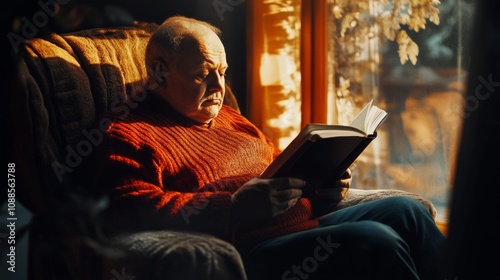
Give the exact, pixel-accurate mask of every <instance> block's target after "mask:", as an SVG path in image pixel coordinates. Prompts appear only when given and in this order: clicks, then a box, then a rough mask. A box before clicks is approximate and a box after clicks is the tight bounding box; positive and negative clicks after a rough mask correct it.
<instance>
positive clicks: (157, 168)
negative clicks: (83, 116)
mask: <svg viewBox="0 0 500 280" xmlns="http://www.w3.org/2000/svg"><path fill="white" fill-rule="evenodd" d="M131 100H133V99H131ZM111 111H112V112H111V114H110V115H108V116H106V118H105V120H109V125H108V128H107V133H106V136H105V138H104V140H103V143H102V145H100V146H99V147H100V148H101V152H100V153H99V154H100V155H101V156H103V157H102V158H99V159H98V160H97V165H98V168H97V169H98V184H99V188H100V189H101V190H103V191H104V192H105V193H106V194H107V195H109V197H110V200H111V203H110V213H111V215H112V217H113V218H112V222H113V226H115V227H119V228H120V229H122V228H123V227H127V228H130V229H188V230H195V231H201V232H206V233H210V234H214V235H216V236H218V237H221V238H223V239H225V240H228V241H231V242H234V243H236V244H237V245H238V244H240V245H244V246H249V245H252V244H256V243H258V242H260V241H263V240H265V239H267V238H271V237H274V236H278V235H282V234H287V233H292V232H296V231H301V230H306V229H310V228H313V227H315V226H317V224H318V222H317V221H316V220H315V219H313V218H312V208H311V204H310V202H309V200H307V199H305V198H302V199H301V200H300V201H299V202H298V203H297V204H296V205H295V206H294V207H292V208H291V209H289V210H288V211H286V212H285V213H283V214H280V215H278V216H276V217H274V218H272V219H270V220H268V221H265V222H261V223H258V224H252V223H250V224H241V223H236V224H232V223H231V212H230V211H231V194H232V193H234V192H235V191H236V190H237V189H238V188H239V187H241V186H242V185H243V184H244V183H245V182H247V181H248V180H250V179H251V178H253V177H256V176H258V175H259V174H260V173H261V172H262V171H263V170H264V168H265V167H266V166H267V165H269V163H270V162H271V161H272V160H273V159H274V158H275V157H276V156H277V155H278V151H277V149H276V148H275V147H274V145H273V144H272V142H271V141H270V140H269V139H268V138H267V137H266V136H265V135H264V134H262V132H260V130H258V129H257V128H256V127H255V126H254V125H253V124H252V123H251V122H250V121H248V120H247V119H246V118H244V117H243V116H242V115H241V114H239V113H238V112H237V111H235V110H233V109H232V108H230V107H228V106H226V105H224V106H223V108H222V109H221V111H220V112H219V115H218V116H217V118H216V119H215V120H214V121H212V123H211V124H210V125H200V124H198V123H195V122H193V121H191V120H189V119H187V118H185V117H183V116H181V115H179V114H177V113H175V112H174V111H173V110H172V109H171V108H170V107H169V106H168V105H167V104H166V103H165V102H164V101H162V100H160V99H158V98H156V97H154V96H152V95H151V94H148V96H147V97H146V99H145V100H144V101H140V102H135V103H133V102H130V101H129V102H127V103H123V104H121V105H119V106H116V107H115V108H114V109H112V110H111ZM101 123H102V122H101Z"/></svg>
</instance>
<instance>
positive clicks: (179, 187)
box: [96, 16, 444, 279]
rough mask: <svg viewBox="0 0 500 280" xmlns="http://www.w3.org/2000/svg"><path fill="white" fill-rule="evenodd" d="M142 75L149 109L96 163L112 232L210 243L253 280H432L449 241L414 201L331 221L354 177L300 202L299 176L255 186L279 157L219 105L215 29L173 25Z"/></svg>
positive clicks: (132, 117) (125, 125)
mask: <svg viewBox="0 0 500 280" xmlns="http://www.w3.org/2000/svg"><path fill="white" fill-rule="evenodd" d="M146 66H147V67H148V69H149V70H150V71H149V72H150V73H152V75H150V77H149V80H148V83H147V86H146V88H147V90H148V91H147V92H146V93H145V94H146V96H145V97H144V96H143V98H144V100H143V101H141V102H139V104H138V106H137V108H134V109H133V110H130V113H129V114H128V115H126V116H123V115H119V114H110V115H109V117H110V119H111V123H110V125H109V127H108V130H107V134H106V136H105V140H104V142H103V144H102V145H101V146H100V148H101V153H100V158H99V160H98V161H97V164H96V166H97V169H98V171H97V173H96V174H97V185H98V187H99V189H101V190H102V191H103V192H104V193H105V194H106V195H108V196H109V198H110V207H109V211H110V212H109V213H110V215H111V217H112V219H111V221H112V225H113V228H114V229H115V230H116V232H123V231H126V230H133V231H151V230H167V229H168V230H187V231H190V232H201V233H203V234H209V235H210V236H215V237H217V238H219V239H221V240H224V241H225V242H229V243H231V244H233V245H234V246H235V248H237V249H238V252H239V253H240V254H241V256H242V257H243V260H244V261H245V266H246V270H247V274H248V277H249V279H368V278H369V279H437V277H438V275H437V271H438V269H437V267H436V266H437V263H438V262H437V260H438V257H439V252H440V250H441V248H442V245H443V242H444V236H443V235H442V234H441V232H440V231H439V229H438V228H437V227H436V225H435V224H434V221H433V219H432V217H431V216H430V214H429V212H428V211H427V210H426V208H425V207H423V206H422V205H421V204H420V203H419V202H417V201H414V200H412V199H409V198H404V197H391V198H386V199H381V200H378V201H372V202H369V203H364V204H360V205H357V206H353V207H348V208H344V209H342V210H338V211H334V212H329V211H328V208H329V206H330V205H334V204H335V203H337V202H338V200H339V199H342V198H343V197H344V195H345V193H346V191H347V189H348V188H349V186H350V182H351V173H350V171H349V170H347V171H346V172H345V173H344V175H343V177H342V178H340V179H339V180H338V181H336V182H331V184H332V191H331V192H330V193H329V196H328V197H302V190H303V188H306V187H307V186H306V184H305V182H304V181H302V180H299V179H296V178H277V179H260V178H259V174H260V173H261V172H262V171H263V170H264V169H265V168H266V166H267V165H268V164H269V163H271V161H272V160H273V159H274V158H275V157H276V156H277V155H278V153H279V152H278V150H277V149H276V148H275V147H274V146H273V144H272V143H271V141H269V139H268V138H267V137H266V136H265V135H264V134H263V133H262V132H261V131H260V130H259V129H258V128H257V127H255V126H254V125H253V124H252V123H251V122H250V121H248V120H247V119H246V118H245V117H244V116H242V115H241V114H239V113H238V112H237V111H235V110H233V109H231V108H230V107H228V106H226V105H223V99H224V94H225V73H226V70H227V68H228V63H227V61H226V54H225V49H224V46H223V44H222V42H221V39H220V31H219V30H218V29H217V28H215V27H214V26H212V25H210V24H208V23H206V22H202V21H198V20H195V19H191V18H186V17H182V16H175V17H171V18H168V19H167V20H166V21H165V22H163V23H162V24H161V26H160V27H159V28H158V30H157V31H156V32H155V33H154V34H153V35H152V37H151V39H150V41H149V44H148V46H147V50H146ZM143 94H144V93H143ZM242 277H244V276H242Z"/></svg>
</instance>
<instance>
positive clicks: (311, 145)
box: [260, 100, 389, 189]
mask: <svg viewBox="0 0 500 280" xmlns="http://www.w3.org/2000/svg"><path fill="white" fill-rule="evenodd" d="M388 115H389V113H387V112H386V111H384V110H382V109H380V108H379V107H377V106H375V105H373V100H371V101H370V102H368V104H366V106H365V107H364V108H363V109H362V110H361V111H360V112H359V113H358V115H357V116H356V118H354V120H353V121H352V122H351V124H350V125H328V124H317V123H311V124H308V125H306V126H305V127H304V128H303V129H302V130H301V132H300V133H299V134H298V135H297V136H296V137H295V138H294V139H293V140H292V142H290V144H289V145H288V146H287V147H286V148H285V149H284V150H283V151H282V152H281V154H280V155H279V156H278V157H277V158H276V159H275V160H274V161H273V162H272V163H271V164H270V165H269V166H268V167H267V169H266V170H264V172H262V174H261V175H260V178H264V179H269V178H277V177H295V178H300V179H304V180H306V182H307V185H308V188H307V189H317V188H328V186H329V185H330V184H331V183H332V182H335V181H336V180H338V179H339V178H340V177H341V176H342V174H343V173H344V171H345V170H346V169H347V168H349V166H350V165H351V164H352V163H353V162H354V161H355V160H356V159H357V158H358V157H359V155H360V154H361V153H362V152H363V151H364V150H365V148H366V147H367V146H368V144H369V143H370V142H371V141H372V140H373V139H375V138H376V137H377V129H378V128H379V127H380V125H381V124H382V123H383V122H384V120H385V119H386V118H387V116H388Z"/></svg>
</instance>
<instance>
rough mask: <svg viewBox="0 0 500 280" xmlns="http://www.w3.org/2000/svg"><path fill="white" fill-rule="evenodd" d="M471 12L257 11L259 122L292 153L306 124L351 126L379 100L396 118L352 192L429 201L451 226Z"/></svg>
mask: <svg viewBox="0 0 500 280" xmlns="http://www.w3.org/2000/svg"><path fill="white" fill-rule="evenodd" d="M256 2H260V3H256ZM410 3H413V4H411V5H415V6H413V7H412V6H411V5H410ZM472 3H473V2H471V1H465V0H443V1H442V3H439V2H438V1H436V0H434V1H433V0H422V1H420V2H416V1H407V0H399V1H396V0H393V1H386V0H363V1H361V0H360V1H341V0H314V1H313V0H303V1H298V0H297V1H292V0H289V1H284V0H274V1H263V2H261V1H252V2H251V3H250V4H249V11H250V14H249V19H250V22H249V26H250V32H249V34H250V36H251V41H252V42H253V47H251V48H250V49H251V53H249V56H248V57H249V58H252V59H253V61H252V62H250V64H251V65H250V68H251V69H250V71H249V73H250V75H251V81H250V83H249V84H250V88H249V92H251V93H252V94H251V95H250V96H251V98H252V99H253V101H252V102H250V104H251V108H250V110H249V112H250V119H251V120H253V121H254V122H256V124H257V125H259V126H260V127H261V128H263V130H264V131H268V132H271V133H270V137H271V138H272V139H273V141H275V143H276V144H277V145H278V146H279V147H280V148H284V147H285V146H286V144H287V143H288V142H289V141H290V140H291V139H292V138H293V137H294V136H295V135H296V134H297V133H298V131H299V129H300V128H301V127H302V126H303V125H305V124H306V123H309V122H326V123H341V124H342V123H344V124H345V123H348V122H349V121H350V120H351V119H352V118H353V117H354V115H355V114H357V112H358V111H359V109H361V108H362V107H363V105H364V104H366V103H367V102H368V101H369V100H370V99H372V98H373V99H375V103H376V104H377V105H378V106H380V107H382V108H384V109H386V110H387V111H389V112H390V113H391V115H390V117H389V119H388V120H387V121H386V123H384V125H383V126H382V127H381V128H380V130H379V132H378V137H377V139H376V140H375V141H373V142H372V143H371V144H370V146H369V147H368V149H367V150H365V152H364V153H363V155H362V156H361V157H360V158H359V159H358V161H357V164H356V166H353V171H354V175H355V176H354V179H355V180H354V181H353V187H355V188H365V189H376V188H393V189H401V190H407V191H410V192H414V193H418V194H421V195H422V196H424V197H426V198H428V199H430V200H431V201H432V202H433V203H434V205H435V206H436V207H437V210H438V220H441V221H445V220H446V219H447V215H448V213H447V207H448V197H449V195H450V187H451V186H452V182H451V178H453V170H454V164H455V153H456V149H457V145H458V138H459V133H460V128H461V122H462V117H463V116H462V107H463V104H464V102H463V100H464V91H465V81H466V75H467V57H466V55H467V51H468V45H467V44H468V40H467V39H468V38H467V37H468V36H469V34H470V33H469V30H470V29H469V28H470V23H471V22H472V20H471V19H472V14H473V4H472ZM252 67H253V69H252ZM299 112H300V113H299ZM283 124H286V125H285V126H284V125H283Z"/></svg>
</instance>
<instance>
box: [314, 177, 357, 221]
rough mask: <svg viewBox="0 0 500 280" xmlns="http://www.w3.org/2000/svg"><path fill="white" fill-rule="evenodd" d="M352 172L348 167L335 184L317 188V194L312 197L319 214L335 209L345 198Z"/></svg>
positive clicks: (315, 209) (316, 211)
mask: <svg viewBox="0 0 500 280" xmlns="http://www.w3.org/2000/svg"><path fill="white" fill-rule="evenodd" d="M351 181H352V173H351V170H350V169H347V170H346V171H345V172H344V173H343V174H342V176H341V177H340V179H339V180H337V181H336V182H334V183H333V186H331V187H329V188H325V189H319V190H316V196H314V197H311V198H310V200H311V203H312V205H313V209H314V212H315V213H316V215H317V216H321V215H324V214H326V213H329V212H331V211H332V210H333V209H335V207H336V205H337V204H338V203H339V202H340V201H341V200H343V199H344V198H345V196H346V195H347V191H348V190H349V187H350V186H351Z"/></svg>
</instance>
